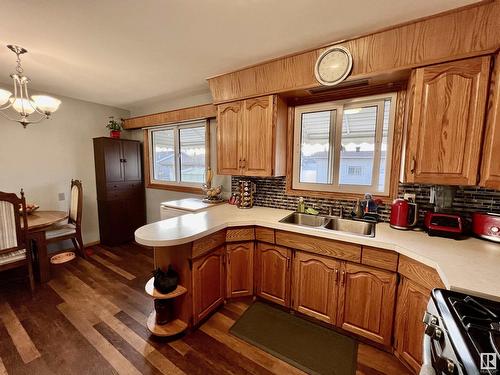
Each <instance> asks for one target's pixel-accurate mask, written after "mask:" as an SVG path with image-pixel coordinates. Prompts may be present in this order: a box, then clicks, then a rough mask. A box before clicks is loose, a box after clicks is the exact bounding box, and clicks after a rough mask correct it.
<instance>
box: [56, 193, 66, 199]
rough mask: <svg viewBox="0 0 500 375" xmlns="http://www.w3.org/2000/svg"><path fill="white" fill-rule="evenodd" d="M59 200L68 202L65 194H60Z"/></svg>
mask: <svg viewBox="0 0 500 375" xmlns="http://www.w3.org/2000/svg"><path fill="white" fill-rule="evenodd" d="M58 198H59V200H60V201H64V200H66V196H65V194H64V193H59V194H58Z"/></svg>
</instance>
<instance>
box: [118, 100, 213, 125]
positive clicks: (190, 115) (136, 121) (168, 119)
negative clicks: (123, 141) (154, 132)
mask: <svg viewBox="0 0 500 375" xmlns="http://www.w3.org/2000/svg"><path fill="white" fill-rule="evenodd" d="M216 116H217V108H216V107H215V106H214V105H213V104H202V105H197V106H194V107H187V108H181V109H174V110H171V111H166V112H160V113H155V114H151V115H144V116H139V117H132V118H128V119H125V123H124V125H123V127H124V128H125V129H140V128H147V127H150V126H158V125H168V124H174V123H177V122H186V121H194V120H201V119H208V118H215V117H216Z"/></svg>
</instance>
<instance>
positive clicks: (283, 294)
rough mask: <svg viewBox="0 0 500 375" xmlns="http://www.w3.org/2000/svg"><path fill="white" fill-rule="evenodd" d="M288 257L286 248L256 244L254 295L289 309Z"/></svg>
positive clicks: (261, 243) (288, 250)
mask: <svg viewBox="0 0 500 375" xmlns="http://www.w3.org/2000/svg"><path fill="white" fill-rule="evenodd" d="M290 257H291V251H290V249H287V248H286V247H281V246H277V245H271V244H268V243H264V242H259V243H257V251H256V253H255V263H256V264H255V293H256V294H257V295H258V296H259V297H261V298H264V299H267V300H269V301H271V302H274V303H277V304H278V305H282V306H286V307H290Z"/></svg>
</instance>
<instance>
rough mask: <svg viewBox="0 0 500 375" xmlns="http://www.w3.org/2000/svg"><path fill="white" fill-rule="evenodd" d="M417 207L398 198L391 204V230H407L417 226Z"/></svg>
mask: <svg viewBox="0 0 500 375" xmlns="http://www.w3.org/2000/svg"><path fill="white" fill-rule="evenodd" d="M417 222H418V206H417V204H416V203H413V202H409V201H407V200H406V199H401V198H398V199H396V200H394V202H392V206H391V221H390V225H391V227H392V228H395V229H401V230H409V229H411V228H413V227H414V226H416V225H417Z"/></svg>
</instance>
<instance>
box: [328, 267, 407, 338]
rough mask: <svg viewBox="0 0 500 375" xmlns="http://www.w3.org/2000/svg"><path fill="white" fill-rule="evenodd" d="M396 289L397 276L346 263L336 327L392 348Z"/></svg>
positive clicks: (341, 283)
mask: <svg viewBox="0 0 500 375" xmlns="http://www.w3.org/2000/svg"><path fill="white" fill-rule="evenodd" d="M396 285H397V276H396V273H394V272H389V271H384V270H380V269H375V268H371V267H367V266H363V265H360V264H354V263H346V262H345V263H344V265H343V266H342V274H341V276H340V289H339V294H340V295H339V311H338V317H337V320H338V323H337V325H338V326H339V327H341V328H343V329H345V330H346V331H350V332H353V333H355V334H357V335H360V336H363V337H366V338H368V339H370V340H372V341H374V342H377V343H380V344H383V345H387V346H388V345H390V344H391V335H392V322H393V316H394V305H395V301H396Z"/></svg>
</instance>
